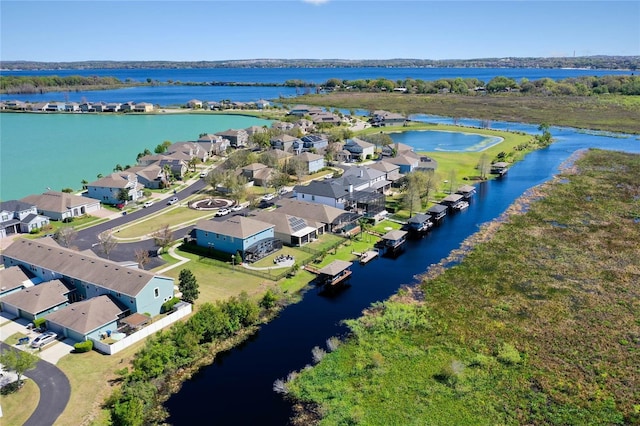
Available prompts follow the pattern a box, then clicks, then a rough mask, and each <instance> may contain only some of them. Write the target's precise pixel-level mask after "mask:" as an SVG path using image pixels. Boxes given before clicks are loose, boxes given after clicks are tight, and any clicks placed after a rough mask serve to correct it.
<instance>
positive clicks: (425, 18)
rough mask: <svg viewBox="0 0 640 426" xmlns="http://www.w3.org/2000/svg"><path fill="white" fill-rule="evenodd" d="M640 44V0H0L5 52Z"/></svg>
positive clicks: (314, 54)
mask: <svg viewBox="0 0 640 426" xmlns="http://www.w3.org/2000/svg"><path fill="white" fill-rule="evenodd" d="M574 55H575V56H592V55H624V56H631V55H633V56H637V55H640V1H637V0H630V1H597V0H593V1H589V0H583V1H577V0H574V1H543V0H512V1H482V0H480V1H457V0H450V1H429V0H409V1H403V0H400V1H396V0H393V1H391V0H384V1H383V0H306V1H305V0H280V1H278V0H276V1H274V0H234V1H223V0H199V1H175V0H139V1H136V0H111V1H106V0H91V1H88V0H74V1H58V0H48V1H35V0H0V60H2V61H7V60H29V61H45V62H66V61H85V60H123V61H124V60H130V61H136V60H137V61H144V60H167V61H220V60H238V59H260V58H270V59H394V58H411V59H436V60H437V59H473V58H496V57H500V58H501V57H555V56H574Z"/></svg>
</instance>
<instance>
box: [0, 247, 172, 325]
mask: <svg viewBox="0 0 640 426" xmlns="http://www.w3.org/2000/svg"><path fill="white" fill-rule="evenodd" d="M2 259H3V263H4V265H5V267H11V266H15V265H21V266H23V267H24V268H25V269H27V270H28V271H29V272H31V273H33V274H34V275H35V276H37V277H39V278H40V279H42V281H44V282H47V281H51V280H56V279H59V280H62V281H64V282H66V283H69V284H71V285H72V286H74V288H75V289H76V292H77V294H78V299H79V300H86V299H91V298H94V297H98V296H101V295H110V296H111V297H113V298H115V299H117V301H118V302H119V303H120V304H122V305H123V306H124V307H125V308H126V309H128V310H129V311H130V312H140V313H144V312H147V313H149V314H151V315H152V316H153V315H157V314H159V313H160V309H161V307H162V304H163V303H164V302H166V301H167V300H170V299H171V298H172V297H173V286H174V282H173V279H172V278H168V277H163V276H160V275H155V274H152V273H150V272H147V271H144V270H142V269H137V268H130V267H125V266H122V265H120V264H118V263H116V262H112V261H110V260H106V259H102V258H100V257H98V256H95V255H93V254H88V253H86V252H77V251H75V250H70V249H67V248H64V247H61V246H59V245H58V244H57V243H56V242H55V241H54V240H53V239H51V238H48V237H47V238H39V239H37V240H27V239H24V238H19V239H17V240H15V241H14V242H13V244H11V245H10V246H9V247H7V248H6V249H5V250H4V252H3V253H2ZM38 285H41V284H38ZM36 287H37V286H36Z"/></svg>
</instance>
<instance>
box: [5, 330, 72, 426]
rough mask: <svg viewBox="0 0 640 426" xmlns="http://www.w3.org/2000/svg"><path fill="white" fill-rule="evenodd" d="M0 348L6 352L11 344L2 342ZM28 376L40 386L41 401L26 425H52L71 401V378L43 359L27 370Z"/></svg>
mask: <svg viewBox="0 0 640 426" xmlns="http://www.w3.org/2000/svg"><path fill="white" fill-rule="evenodd" d="M0 348H2V351H3V352H4V351H6V350H9V349H10V346H9V345H7V344H6V343H4V342H0ZM26 376H27V377H29V379H31V380H33V381H34V382H35V383H36V385H38V388H40V401H39V402H38V406H37V407H36V409H35V411H34V412H33V414H31V417H29V419H27V421H26V422H25V423H24V426H51V425H52V424H54V423H55V421H56V420H57V419H58V417H59V416H60V414H62V412H63V411H64V409H65V407H66V406H67V403H68V402H69V396H70V395H71V386H70V385H69V379H67V376H65V375H64V373H63V372H62V370H60V369H59V368H58V367H56V366H55V365H53V364H51V363H49V362H47V361H44V360H42V359H41V360H40V361H38V363H37V364H36V368H35V369H33V370H29V371H27V372H26Z"/></svg>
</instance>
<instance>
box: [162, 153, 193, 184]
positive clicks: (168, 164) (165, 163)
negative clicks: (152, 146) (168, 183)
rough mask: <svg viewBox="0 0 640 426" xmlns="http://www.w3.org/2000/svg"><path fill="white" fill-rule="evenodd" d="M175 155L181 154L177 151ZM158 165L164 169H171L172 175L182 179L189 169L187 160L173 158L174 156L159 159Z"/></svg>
mask: <svg viewBox="0 0 640 426" xmlns="http://www.w3.org/2000/svg"><path fill="white" fill-rule="evenodd" d="M175 155H179V153H176V154H175ZM158 166H160V168H161V169H162V170H164V169H165V168H168V169H169V170H171V175H172V176H173V177H174V178H176V179H178V180H181V179H182V178H183V177H184V174H185V173H186V172H187V170H188V164H187V162H185V161H184V160H179V159H177V158H172V156H165V158H164V159H162V160H160V161H158Z"/></svg>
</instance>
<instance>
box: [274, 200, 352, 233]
mask: <svg viewBox="0 0 640 426" xmlns="http://www.w3.org/2000/svg"><path fill="white" fill-rule="evenodd" d="M276 211H277V212H279V213H280V214H288V215H291V216H295V217H299V218H304V219H305V220H307V222H314V223H321V224H322V225H323V228H318V232H319V233H324V232H334V233H341V231H342V230H343V229H345V228H348V227H351V226H353V225H354V224H355V225H357V223H358V218H360V217H361V216H360V215H359V214H357V213H352V212H347V211H345V210H342V209H338V208H335V207H331V206H328V205H326V204H319V203H313V202H306V201H299V200H295V199H292V198H283V199H280V200H278V208H277V210H276Z"/></svg>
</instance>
